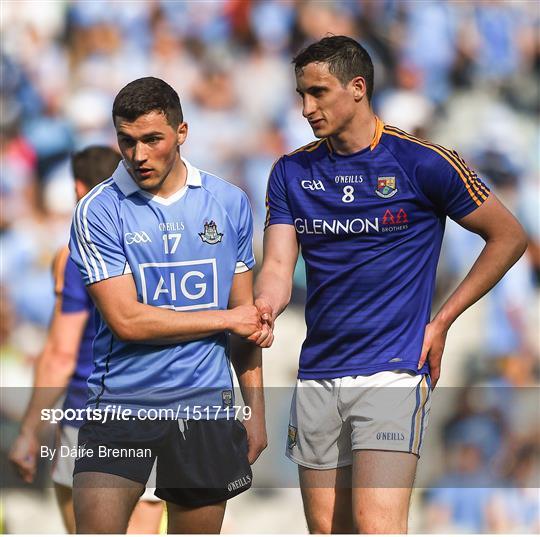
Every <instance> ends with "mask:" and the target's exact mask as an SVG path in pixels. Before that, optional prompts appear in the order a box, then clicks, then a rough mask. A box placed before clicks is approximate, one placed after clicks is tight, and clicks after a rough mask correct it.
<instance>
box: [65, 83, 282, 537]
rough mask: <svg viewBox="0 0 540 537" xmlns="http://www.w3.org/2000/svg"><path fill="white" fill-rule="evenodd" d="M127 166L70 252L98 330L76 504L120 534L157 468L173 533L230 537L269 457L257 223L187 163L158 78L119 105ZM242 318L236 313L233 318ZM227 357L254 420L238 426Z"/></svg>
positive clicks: (97, 527) (81, 212) (124, 93)
mask: <svg viewBox="0 0 540 537" xmlns="http://www.w3.org/2000/svg"><path fill="white" fill-rule="evenodd" d="M113 121H114V125H115V128H116V133H117V138H118V144H119V147H120V151H121V153H122V156H123V162H121V163H120V165H119V166H118V168H117V170H116V171H115V172H114V174H113V176H112V177H111V178H110V179H109V180H107V181H105V182H104V183H102V184H101V185H100V186H98V187H97V188H95V189H93V190H92V191H91V192H90V193H89V194H88V195H87V196H86V197H85V198H84V199H83V200H82V201H81V202H80V203H79V204H78V206H77V209H76V211H75V215H74V219H73V225H72V235H71V242H70V250H71V255H72V258H73V259H74V260H75V262H76V264H77V265H78V267H79V269H80V271H81V273H82V275H83V279H84V281H85V283H86V285H87V286H88V291H89V293H90V295H91V297H92V299H93V300H94V303H95V304H96V306H97V308H98V310H99V313H100V318H99V320H98V324H97V335H96V339H95V341H94V371H93V373H92V374H91V376H90V378H89V380H88V386H89V400H88V404H87V411H89V414H88V415H87V421H86V423H85V424H84V425H83V426H82V428H81V430H80V433H79V449H80V454H79V458H78V459H77V461H76V465H75V477H74V506H75V517H76V523H77V531H78V532H80V533H122V532H124V531H125V529H126V526H127V522H128V520H129V516H130V514H131V511H132V510H133V507H134V505H135V503H136V501H137V499H138V497H139V495H140V494H141V493H142V491H143V490H144V485H145V483H146V481H147V479H148V476H149V474H150V471H151V469H152V467H153V465H154V464H157V469H156V472H157V478H156V479H157V483H156V485H157V488H156V495H157V496H158V497H160V498H162V499H164V500H166V501H167V506H168V509H167V512H168V528H169V531H170V532H172V533H192V532H195V531H197V532H203V533H216V532H219V530H220V528H221V523H222V520H223V515H224V511H225V504H226V501H227V499H229V498H231V497H233V496H235V495H237V494H239V493H241V492H243V491H245V490H247V489H248V488H249V487H250V485H251V481H252V474H251V469H250V464H251V463H252V462H253V461H254V460H255V459H256V458H257V457H258V455H259V453H260V452H261V451H262V450H263V449H264V447H265V446H266V431H265V425H264V401H263V397H262V390H261V388H262V371H261V355H260V351H258V352H253V350H252V349H250V351H249V352H248V353H247V357H246V356H245V354H246V353H244V354H243V355H242V356H240V355H239V354H237V353H235V352H232V353H231V354H230V353H229V346H230V345H229V340H228V333H229V332H232V333H233V334H235V335H237V336H240V337H242V338H246V339H248V340H249V341H257V340H258V341H259V344H260V345H261V346H266V345H268V344H269V343H270V342H271V333H270V330H269V329H268V327H267V326H263V324H262V323H261V319H260V315H259V313H258V311H257V309H256V308H255V307H254V306H253V296H252V273H251V269H252V267H253V265H254V263H255V261H254V257H253V252H252V217H251V210H250V207H249V202H248V199H247V197H246V195H245V194H244V192H242V191H241V190H240V189H239V188H237V187H235V186H233V185H231V184H230V183H227V182H226V181H223V180H222V179H219V178H218V177H215V176H213V175H211V174H209V173H207V172H203V171H201V170H199V169H197V168H195V167H194V166H192V165H191V164H190V163H189V162H187V161H186V160H184V159H182V158H181V157H180V152H179V146H181V145H182V143H183V142H184V140H185V139H186V136H187V133H188V126H187V123H185V122H184V120H183V116H182V109H181V105H180V100H179V98H178V95H177V93H176V92H175V91H174V90H173V89H172V88H171V87H170V86H169V85H168V84H166V83H165V82H164V81H162V80H159V79H156V78H152V77H148V78H142V79H138V80H135V81H133V82H131V83H130V84H128V85H127V86H126V87H124V88H123V89H122V90H121V91H120V92H119V94H118V95H117V96H116V98H115V101H114V104H113ZM227 308H229V309H227ZM229 357H230V359H231V360H232V361H233V363H234V365H235V369H236V372H237V375H238V379H239V383H240V387H241V389H242V395H243V397H244V401H245V404H246V408H247V409H248V411H249V412H248V414H246V413H245V412H246V409H243V413H244V417H246V416H249V415H250V419H246V420H245V421H244V424H242V423H241V422H240V421H239V420H238V419H235V418H236V417H238V415H239V412H238V407H237V406H236V405H235V401H234V397H233V389H232V376H231V370H230V365H229Z"/></svg>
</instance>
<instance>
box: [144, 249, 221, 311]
mask: <svg viewBox="0 0 540 537" xmlns="http://www.w3.org/2000/svg"><path fill="white" fill-rule="evenodd" d="M139 276H140V279H141V288H142V299H143V302H144V303H145V304H150V305H151V306H157V307H159V308H167V309H173V310H176V311H187V310H195V309H206V308H213V307H216V306H217V305H218V274H217V264H216V260H215V259H199V260H196V261H176V262H173V261H171V262H165V263H141V264H140V265H139Z"/></svg>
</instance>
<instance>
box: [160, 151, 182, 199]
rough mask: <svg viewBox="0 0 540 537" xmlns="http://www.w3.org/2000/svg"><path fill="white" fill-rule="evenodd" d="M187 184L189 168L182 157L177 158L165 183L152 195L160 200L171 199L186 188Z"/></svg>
mask: <svg viewBox="0 0 540 537" xmlns="http://www.w3.org/2000/svg"><path fill="white" fill-rule="evenodd" d="M186 182H187V168H186V165H185V164H184V162H183V161H182V159H181V158H180V155H178V157H177V158H176V160H175V162H174V164H173V167H172V168H171V170H170V171H169V173H168V175H167V177H166V178H165V180H164V181H163V183H162V184H161V185H160V186H159V188H158V189H156V192H152V194H154V195H156V196H159V197H160V198H169V197H170V196H173V195H174V194H176V193H177V192H178V191H179V190H180V189H182V188H184V186H185V185H186Z"/></svg>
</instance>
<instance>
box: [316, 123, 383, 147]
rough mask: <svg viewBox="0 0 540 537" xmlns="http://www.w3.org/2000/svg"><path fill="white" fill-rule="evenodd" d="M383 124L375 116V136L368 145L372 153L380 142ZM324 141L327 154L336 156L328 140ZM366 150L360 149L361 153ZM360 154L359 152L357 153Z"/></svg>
mask: <svg viewBox="0 0 540 537" xmlns="http://www.w3.org/2000/svg"><path fill="white" fill-rule="evenodd" d="M383 128H384V123H383V122H382V121H381V119H380V118H379V116H375V134H374V135H373V139H372V140H371V143H370V144H369V150H370V151H373V150H374V149H375V148H376V147H377V146H378V145H379V142H380V141H381V136H382V133H383ZM325 140H326V147H327V148H328V152H329V153H330V154H336V153H335V152H334V148H333V147H332V144H331V143H330V140H329V139H328V138H325ZM366 150H367V148H365V149H362V150H361V151H362V152H363V151H366ZM359 152H360V151H359Z"/></svg>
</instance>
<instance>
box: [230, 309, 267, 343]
mask: <svg viewBox="0 0 540 537" xmlns="http://www.w3.org/2000/svg"><path fill="white" fill-rule="evenodd" d="M227 314H228V317H229V323H228V324H229V327H230V330H231V331H232V332H233V333H234V334H236V335H238V336H241V337H243V338H245V339H247V340H248V341H251V342H252V343H255V344H256V345H257V346H259V347H261V348H263V349H264V348H268V347H270V346H271V345H272V342H273V341H274V320H275V316H274V313H273V311H272V308H271V306H270V305H269V304H268V303H267V302H266V301H265V300H263V299H257V300H256V301H255V305H249V306H247V305H246V306H237V307H236V308H233V309H230V310H227Z"/></svg>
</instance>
